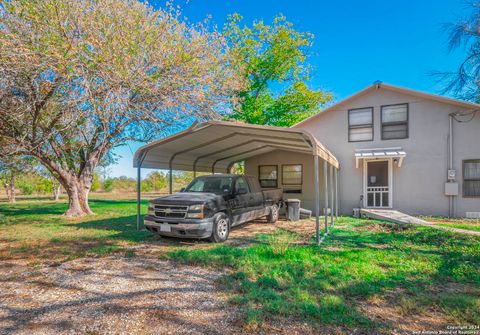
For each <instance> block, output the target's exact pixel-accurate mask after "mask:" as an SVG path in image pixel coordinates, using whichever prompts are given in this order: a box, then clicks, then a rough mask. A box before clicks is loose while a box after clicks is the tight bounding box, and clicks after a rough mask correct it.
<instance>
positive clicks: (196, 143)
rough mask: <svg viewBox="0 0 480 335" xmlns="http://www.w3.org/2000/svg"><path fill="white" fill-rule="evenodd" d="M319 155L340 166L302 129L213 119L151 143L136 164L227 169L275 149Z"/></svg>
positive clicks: (141, 165)
mask: <svg viewBox="0 0 480 335" xmlns="http://www.w3.org/2000/svg"><path fill="white" fill-rule="evenodd" d="M277 149H281V150H287V151H294V152H303V153H306V154H314V155H315V154H316V155H318V156H319V157H320V158H322V159H324V160H325V161H327V162H328V163H329V164H332V165H333V166H334V167H336V168H339V165H338V161H337V159H336V158H335V156H333V155H332V153H331V152H330V151H329V150H328V149H326V148H325V147H324V146H323V145H322V144H321V143H320V142H319V141H318V140H317V139H316V138H315V137H313V136H312V135H311V134H310V133H308V132H306V131H305V130H301V129H292V128H280V127H273V126H259V125H250V124H245V123H240V122H231V121H209V122H205V123H201V124H198V125H192V126H191V127H190V128H188V129H186V130H184V131H181V132H179V133H176V134H174V135H171V136H169V137H166V138H164V139H161V140H158V141H155V142H152V143H149V144H147V145H145V146H142V147H141V148H139V149H138V150H137V152H136V153H135V157H134V167H139V166H140V167H142V168H150V169H173V170H183V171H203V172H225V171H226V170H227V169H228V168H229V167H231V165H232V164H233V163H235V162H237V161H240V160H244V159H247V158H249V157H253V156H257V155H259V154H264V153H267V152H270V151H273V150H277Z"/></svg>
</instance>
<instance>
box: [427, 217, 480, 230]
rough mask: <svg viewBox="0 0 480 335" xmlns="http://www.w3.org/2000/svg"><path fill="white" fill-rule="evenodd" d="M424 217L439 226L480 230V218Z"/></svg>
mask: <svg viewBox="0 0 480 335" xmlns="http://www.w3.org/2000/svg"><path fill="white" fill-rule="evenodd" d="M422 219H424V220H427V221H430V222H432V223H434V224H436V225H437V226H443V227H450V228H458V229H465V230H472V231H478V232H480V220H478V219H464V218H444V217H422Z"/></svg>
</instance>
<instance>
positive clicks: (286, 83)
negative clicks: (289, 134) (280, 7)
mask: <svg viewBox="0 0 480 335" xmlns="http://www.w3.org/2000/svg"><path fill="white" fill-rule="evenodd" d="M241 22H242V17H241V16H240V15H238V14H234V15H231V16H230V17H229V20H228V22H227V24H226V26H225V28H224V33H225V36H226V38H227V40H228V43H229V45H230V46H231V50H232V54H233V55H234V56H235V59H236V60H237V62H236V64H237V65H239V66H240V68H241V71H242V74H243V77H244V78H245V80H246V82H247V86H246V87H245V89H243V90H241V91H239V92H238V96H239V97H240V98H241V103H240V104H239V105H237V106H238V108H236V109H235V111H234V113H233V114H232V115H231V116H230V117H232V118H235V119H238V120H241V121H244V122H247V123H256V124H268V125H276V126H287V127H288V126H291V125H293V124H295V123H297V122H299V121H301V120H303V119H305V118H306V117H308V116H310V115H312V114H315V113H317V112H318V111H319V110H320V108H321V107H322V106H324V105H325V104H326V103H327V102H329V101H330V100H331V99H332V95H331V94H330V93H329V92H325V91H323V90H318V89H312V88H310V87H309V85H308V82H309V81H310V79H311V78H310V72H311V71H310V70H311V68H310V66H309V64H308V62H307V61H308V55H309V52H310V50H311V46H312V41H313V35H312V34H310V33H306V32H299V31H297V30H295V28H294V27H293V25H292V23H290V22H288V21H287V20H286V18H285V17H284V16H281V15H280V16H277V17H276V18H275V19H274V21H273V24H272V25H267V24H265V23H264V22H263V21H257V22H254V23H253V25H252V26H246V25H242V24H241Z"/></svg>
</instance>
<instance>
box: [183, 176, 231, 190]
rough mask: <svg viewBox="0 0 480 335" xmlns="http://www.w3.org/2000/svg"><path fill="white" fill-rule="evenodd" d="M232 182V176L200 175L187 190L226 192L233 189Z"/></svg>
mask: <svg viewBox="0 0 480 335" xmlns="http://www.w3.org/2000/svg"><path fill="white" fill-rule="evenodd" d="M232 182H233V178H232V177H212V176H208V177H198V178H195V179H194V180H193V181H192V182H191V183H190V185H188V186H187V188H186V189H185V192H206V193H215V194H225V193H229V192H230V190H231V189H232Z"/></svg>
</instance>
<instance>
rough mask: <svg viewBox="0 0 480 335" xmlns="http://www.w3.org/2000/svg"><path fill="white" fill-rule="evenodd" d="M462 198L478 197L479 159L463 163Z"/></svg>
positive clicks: (479, 188)
mask: <svg viewBox="0 0 480 335" xmlns="http://www.w3.org/2000/svg"><path fill="white" fill-rule="evenodd" d="M463 196H464V197H480V159H469V160H464V161H463Z"/></svg>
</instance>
